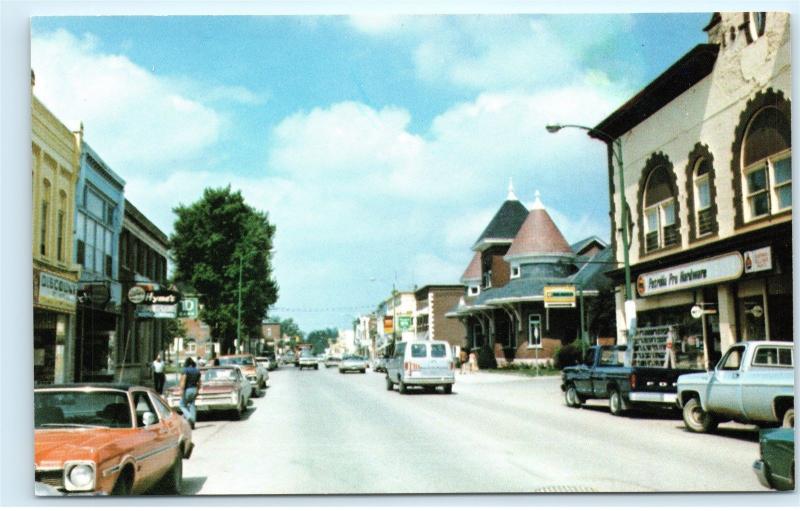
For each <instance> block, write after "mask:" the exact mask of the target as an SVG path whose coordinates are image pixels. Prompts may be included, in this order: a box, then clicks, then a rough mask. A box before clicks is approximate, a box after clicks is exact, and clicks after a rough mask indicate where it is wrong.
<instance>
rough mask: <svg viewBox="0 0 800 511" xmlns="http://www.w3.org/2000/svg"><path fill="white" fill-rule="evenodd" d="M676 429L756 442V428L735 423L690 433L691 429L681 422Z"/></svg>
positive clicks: (688, 432)
mask: <svg viewBox="0 0 800 511" xmlns="http://www.w3.org/2000/svg"><path fill="white" fill-rule="evenodd" d="M745 428H746V429H745ZM678 429H682V430H684V431H686V434H687V435H713V436H721V437H725V438H732V439H734V440H743V441H745V442H751V443H758V428H751V427H749V426H744V425H739V424H735V423H728V424H725V423H723V424H721V425H720V426H719V427H718V428H717V430H716V431H714V432H713V433H692V432H691V431H687V430H686V428H685V427H684V425H683V424H681V425H680V427H678Z"/></svg>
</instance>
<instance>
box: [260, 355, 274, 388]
mask: <svg viewBox="0 0 800 511" xmlns="http://www.w3.org/2000/svg"><path fill="white" fill-rule="evenodd" d="M256 364H258V366H259V367H261V368H262V369H264V387H265V388H266V387H267V385H268V384H269V372H270V371H271V370H272V369H275V367H278V366H277V363H276V362H275V359H271V358H269V357H256ZM272 364H275V367H272Z"/></svg>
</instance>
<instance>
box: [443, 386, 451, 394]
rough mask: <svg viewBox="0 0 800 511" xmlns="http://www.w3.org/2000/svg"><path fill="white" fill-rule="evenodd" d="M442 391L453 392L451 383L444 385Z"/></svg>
mask: <svg viewBox="0 0 800 511" xmlns="http://www.w3.org/2000/svg"><path fill="white" fill-rule="evenodd" d="M444 393H445V394H452V393H453V384H452V383H448V384H447V385H445V386H444Z"/></svg>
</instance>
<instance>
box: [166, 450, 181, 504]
mask: <svg viewBox="0 0 800 511" xmlns="http://www.w3.org/2000/svg"><path fill="white" fill-rule="evenodd" d="M161 483H162V488H163V489H164V492H165V493H169V494H171V495H180V494H181V492H182V491H183V456H182V453H181V452H180V451H179V452H178V455H177V456H176V457H175V462H174V463H173V464H172V467H170V469H169V472H167V473H166V475H164V478H163V479H162V480H161Z"/></svg>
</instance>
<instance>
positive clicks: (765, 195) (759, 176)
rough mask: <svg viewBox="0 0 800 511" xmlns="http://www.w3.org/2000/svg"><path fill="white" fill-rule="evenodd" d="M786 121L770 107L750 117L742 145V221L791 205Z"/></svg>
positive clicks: (789, 158) (777, 111)
mask: <svg viewBox="0 0 800 511" xmlns="http://www.w3.org/2000/svg"><path fill="white" fill-rule="evenodd" d="M787 125H788V120H787V119H786V118H785V117H784V115H783V114H782V113H781V112H780V111H779V110H778V109H777V108H773V107H766V108H763V109H761V110H760V111H759V112H758V113H756V115H755V116H754V117H753V119H752V121H751V122H750V125H749V126H748V128H747V132H746V134H745V138H744V144H743V147H742V174H743V175H742V179H743V182H744V183H743V187H742V191H743V196H744V199H745V200H744V213H745V220H746V221H747V220H754V219H757V218H760V217H765V216H768V215H771V214H775V213H778V212H782V211H787V210H790V209H791V207H792V154H791V140H787V138H786V137H785V134H786V133H790V131H788V127H787Z"/></svg>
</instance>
